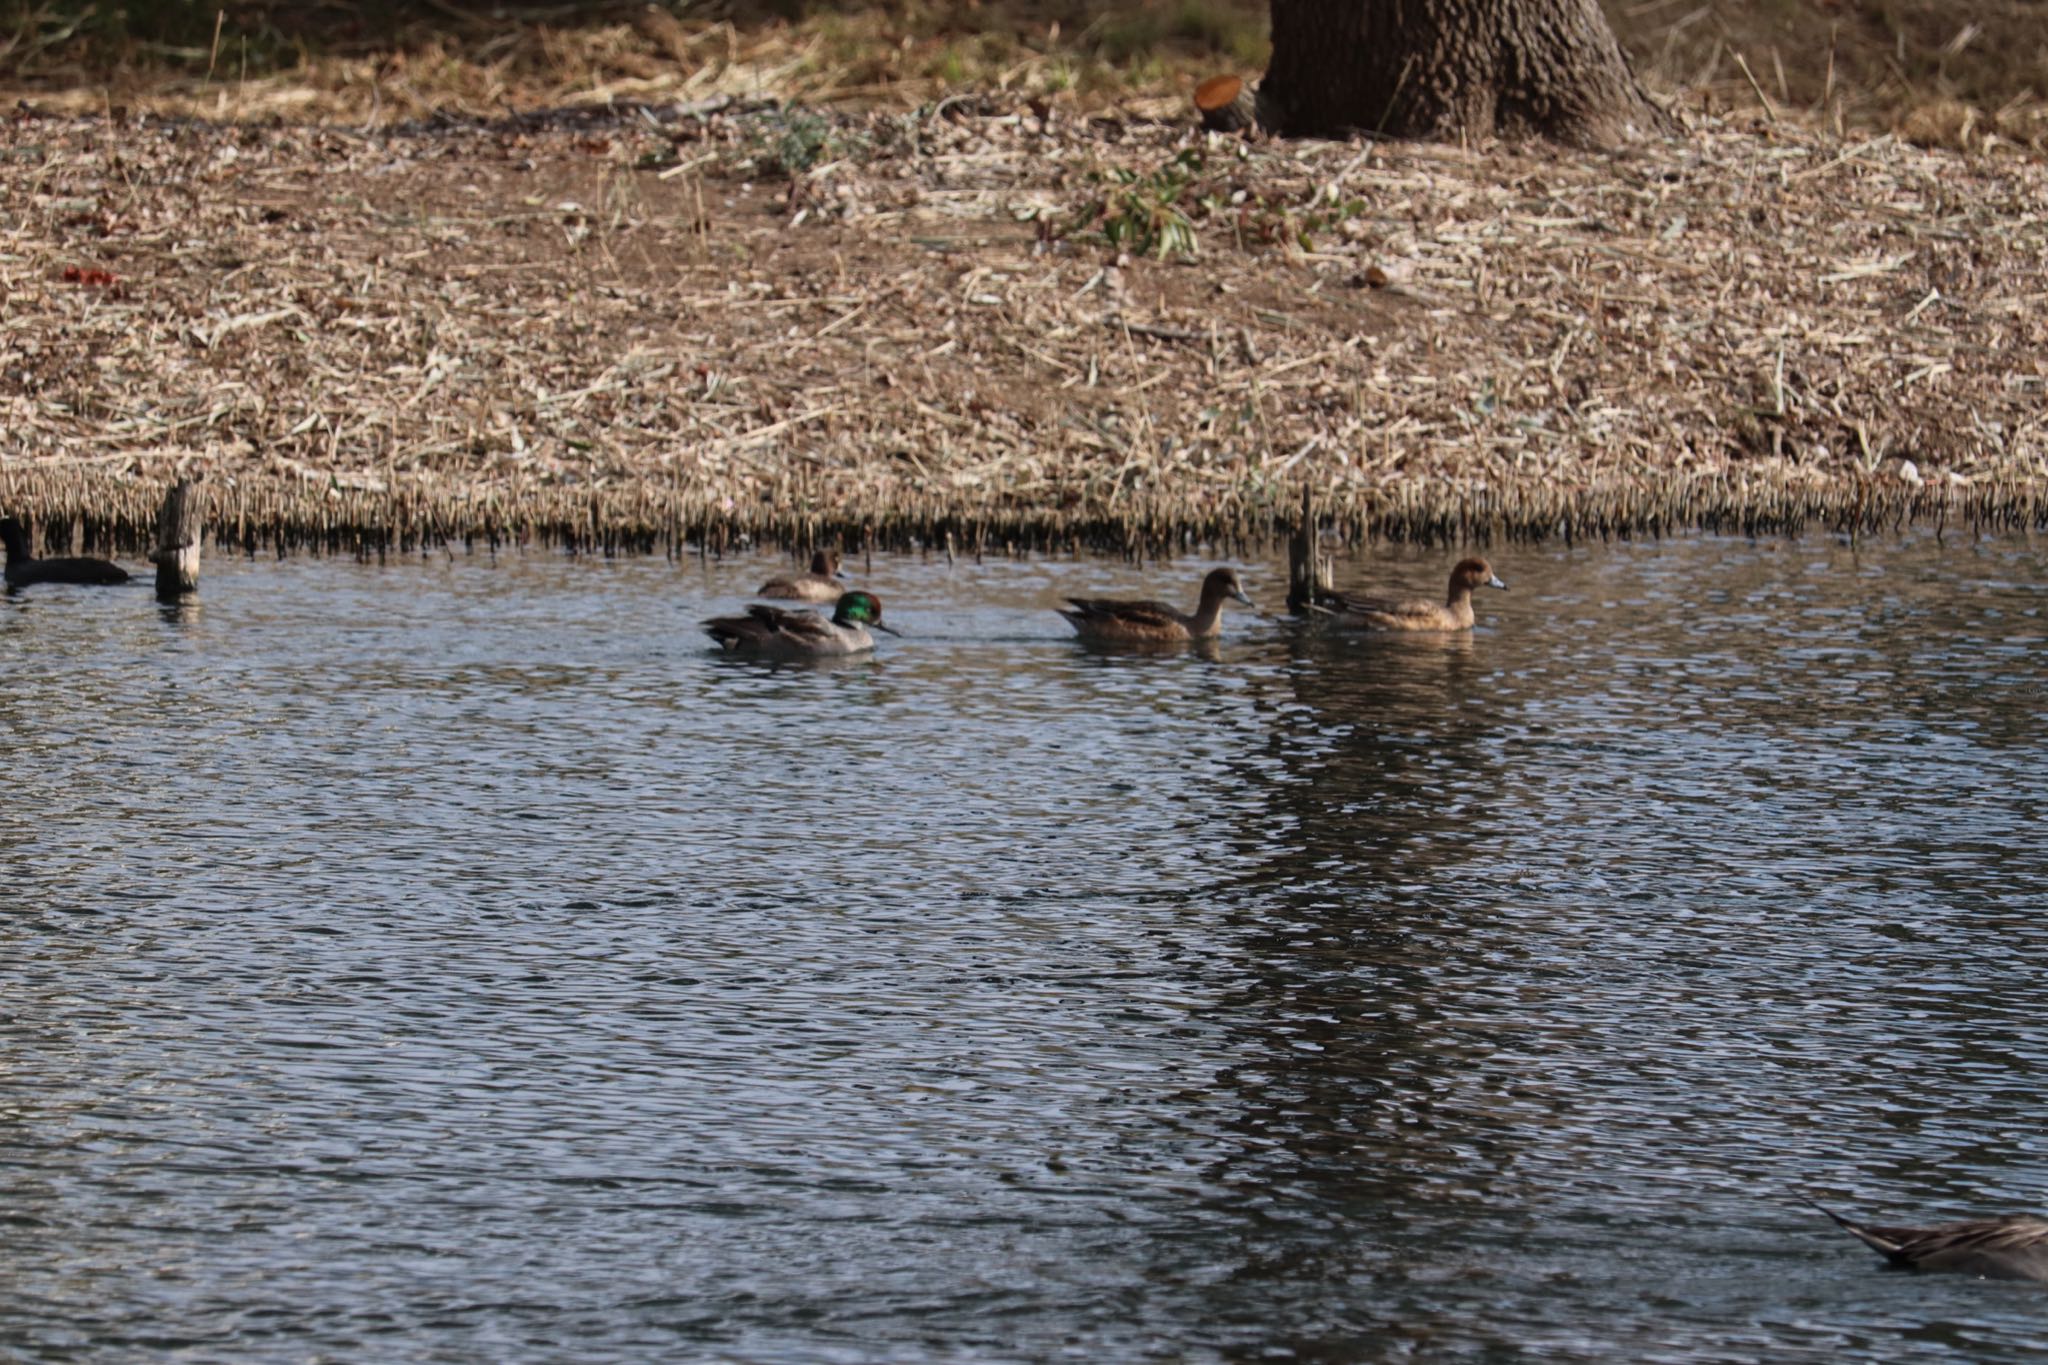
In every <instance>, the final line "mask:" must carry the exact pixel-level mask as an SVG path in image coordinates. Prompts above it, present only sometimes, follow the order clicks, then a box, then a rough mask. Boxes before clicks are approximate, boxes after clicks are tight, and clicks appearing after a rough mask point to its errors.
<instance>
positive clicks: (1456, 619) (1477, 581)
mask: <svg viewBox="0 0 2048 1365" xmlns="http://www.w3.org/2000/svg"><path fill="white" fill-rule="evenodd" d="M1507 586H1508V585H1507V584H1505V583H1503V582H1501V581H1500V579H1499V577H1498V576H1496V575H1495V574H1494V572H1493V569H1492V568H1491V567H1490V566H1489V565H1488V564H1487V562H1486V561H1485V560H1483V559H1465V560H1460V561H1459V562H1458V567H1457V568H1455V569H1452V570H1451V589H1450V592H1449V594H1448V595H1447V596H1446V597H1445V598H1444V600H1443V601H1442V602H1432V601H1430V600H1429V599H1428V598H1425V597H1412V598H1391V597H1352V596H1347V595H1346V594H1344V593H1335V592H1333V593H1325V594H1324V595H1323V596H1322V597H1321V599H1319V601H1318V602H1317V605H1318V606H1320V607H1322V608H1323V609H1324V610H1326V611H1327V612H1329V613H1330V615H1332V616H1334V617H1335V618H1336V619H1337V623H1338V624H1339V625H1343V626H1349V627H1351V628H1352V629H1354V630H1470V629H1472V619H1473V618H1472V590H1473V589H1474V588H1500V589H1501V590H1503V591H1505V590H1506V589H1507Z"/></svg>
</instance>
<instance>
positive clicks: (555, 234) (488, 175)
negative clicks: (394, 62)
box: [0, 95, 2048, 549]
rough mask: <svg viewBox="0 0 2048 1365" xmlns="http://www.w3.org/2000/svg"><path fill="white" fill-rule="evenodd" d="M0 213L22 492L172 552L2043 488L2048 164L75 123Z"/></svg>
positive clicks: (1715, 136)
mask: <svg viewBox="0 0 2048 1365" xmlns="http://www.w3.org/2000/svg"><path fill="white" fill-rule="evenodd" d="M0 202H4V203H5V205H6V208H5V209H4V210H0V231H4V234H5V240H4V245H0V288H4V292H5V296H6V305H5V309H6V312H5V319H6V320H5V327H4V330H0V377H4V381H5V382H4V385H0V429H4V431H0V489H4V497H5V500H6V504H7V506H6V510H8V511H10V512H13V513H15V514H16V515H21V516H24V517H26V518H29V519H31V520H34V521H36V522H38V523H39V524H40V525H41V526H42V527H43V528H44V534H45V537H46V539H48V538H50V537H52V536H53V535H54V536H56V537H57V538H63V532H64V529H65V528H67V527H69V528H72V529H73V530H74V531H76V532H79V534H76V535H74V536H73V537H72V538H73V539H76V540H78V541H81V542H84V543H88V544H95V545H106V546H112V547H116V548H121V547H132V546H134V545H136V544H139V543H140V542H141V540H142V539H144V537H145V534H146V531H147V528H148V527H150V526H151V525H152V524H153V522H154V517H155V510H156V505H157V502H158V501H159V499H160V498H161V496H162V492H163V489H164V487H165V485H166V484H167V483H168V482H169V481H170V480H171V479H173V478H174V477H177V476H179V475H196V476H199V477H200V478H201V479H202V480H203V482H204V486H205V487H206V488H207V489H208V490H209V492H210V494H211V497H212V500H213V525H214V528H215V531H216V533H217V534H219V535H221V536H222V537H223V538H225V539H229V540H241V541H244V542H275V543H278V544H279V545H280V546H289V545H292V544H297V543H310V542H321V543H325V544H327V545H329V546H356V547H359V548H360V547H362V546H364V545H375V546H378V547H392V548H399V547H407V546H416V545H419V544H423V543H425V544H432V543H437V542H441V541H445V540H451V539H452V540H459V539H462V538H465V537H471V538H473V537H499V538H513V539H523V538H541V539H550V540H557V539H559V540H568V541H571V542H575V543H579V544H584V545H603V546H605V547H608V548H619V549H653V548H659V547H661V546H664V545H666V546H669V547H671V548H676V547H680V546H682V545H684V544H703V543H710V544H714V545H716V544H725V543H731V542H734V541H737V540H739V539H741V538H750V539H768V540H775V541H782V542H807V541H810V540H815V539H826V538H830V539H838V540H845V541H849V542H853V543H863V542H868V543H877V544H899V545H900V544H907V543H913V542H919V543H926V544H935V543H942V542H943V540H944V538H945V537H946V536H947V535H949V534H950V535H951V536H953V537H954V539H955V542H956V543H958V544H959V545H961V546H962V547H963V548H966V547H972V546H974V545H979V544H996V545H1000V544H1004V543H1016V544H1030V545H1064V544H1075V543H1085V544H1089V545H1094V546H1097V547H1117V546H1126V547H1140V546H1149V547H1154V548H1158V547H1168V546H1171V545H1173V544H1176V543H1184V542H1188V541H1195V540H1202V541H1211V542H1214V541H1228V540H1231V539H1234V538H1263V537H1266V536H1268V535H1270V534H1271V533H1273V532H1274V531H1275V530H1276V529H1277V528H1279V527H1280V526H1283V525H1285V524H1287V523H1288V522H1289V521H1290V519H1291V518H1292V517H1293V515H1294V513H1295V509H1296V508H1297V506H1298V504H1299V496H1300V490H1301V488H1302V486H1303V485H1304V484H1306V485H1308V486H1309V487H1311V488H1313V489H1314V490H1315V493H1316V496H1317V498H1318V501H1319V505H1320V506H1321V508H1322V509H1323V510H1324V512H1325V513H1326V515H1327V516H1328V517H1329V518H1330V522H1331V524H1332V525H1334V526H1335V527H1336V528H1338V529H1339V530H1340V531H1342V532H1343V533H1345V534H1347V535H1352V536H1356V537H1359V538H1369V537H1391V538H1397V539H1407V540H1422V541H1459V542H1465V541H1471V542H1484V541H1487V540H1492V539H1499V538H1509V539H1513V538H1540V537H1545V536H1552V535H1570V536H1596V535H1602V534H1635V533H1643V532H1661V531H1676V530H1682V529H1687V528H1705V529H1716V530H1734V531H1748V532H1762V531H1775V530H1797V529H1800V528H1802V527H1813V526H1826V527H1831V528H1839V529H1845V530H1873V529H1879V528H1883V527H1886V526H1890V525H1896V524H1901V523H1904V522H1907V521H1923V520H1924V521H1934V522H1939V523H1945V524H1948V525H1952V526H1956V527H1958V528H1961V527H1964V526H1974V527H1978V528H2008V527H2011V528H2018V527H2026V528H2031V527H2036V526H2040V525H2043V524H2048V307H2044V304H2048V209H2044V207H2043V206H2044V205H2048V169H2044V167H2043V166H2042V165H2041V164H2040V163H2039V161H2038V159H2034V158H2028V157H2024V156H2019V155H2013V156H1979V157H1964V156H1960V155H1957V154H1954V153H1949V152H1941V151H1933V150H1927V149H1923V148H1919V147H1914V146H1910V145H1907V144H1905V143H1903V142H1901V141H1899V140H1898V139H1896V138H1893V137H1890V136H1885V135H1878V136H1868V135H1861V134H1857V135H1852V136H1850V137H1848V138H1838V137H1835V136H1833V135H1831V134H1829V133H1827V132H1825V131H1824V130H1821V129H1819V128H1818V127H1805V126H1801V125H1797V124H1796V123H1795V122H1794V121H1792V120H1784V121H1765V120H1762V119H1732V120H1719V119H1714V118H1709V117H1705V116H1698V117H1694V118H1693V119H1692V120H1691V126H1690V127H1689V128H1688V130H1687V131H1686V132H1685V133H1684V135H1682V136H1680V137H1677V138H1674V139H1671V140H1669V141H1664V142H1657V143H1651V144H1647V145H1644V146H1642V147H1638V148H1635V149H1632V150H1630V151H1627V152H1624V153H1621V154H1619V155H1612V156H1591V155H1586V154H1581V153H1574V152H1564V151H1557V150H1554V149H1529V150H1518V149H1514V148H1487V149H1481V150H1477V151H1467V150H1460V149H1457V148H1443V147H1415V146H1405V145H1389V144H1377V143H1356V144H1349V145H1346V144H1331V143H1314V144H1310V143H1277V142H1268V143H1258V142H1254V143H1244V142H1239V141H1235V140H1229V139H1209V138H1205V137H1204V136H1203V135H1201V134H1199V133H1197V132H1195V131H1194V130H1192V129H1191V128H1190V127H1189V126H1188V125H1187V123H1186V121H1185V120H1183V119H1180V118H1178V117H1177V116H1167V115H1164V114H1163V111H1162V114H1161V116H1158V117H1154V116H1150V115H1146V116H1137V115H1132V116H1096V117H1085V116H1081V115H1078V114H1068V113H1064V112H1062V111H1061V110H1060V109H1058V108H1054V107H1050V106H1048V105H1046V104H1045V103H1044V102H1043V101H1033V100H1029V99H1024V98H1010V97H1000V96H979V95H976V96H967V97H956V98H951V99H948V100H946V101H944V102H943V103H942V104H940V105H937V106H933V107H931V108H927V109H925V110H922V111H918V112H914V113H902V112H874V113H868V114H853V113H845V112H832V111H818V112H809V111H803V110H790V109H787V108H783V107H779V106H774V105H770V104H766V103H758V104H749V103H747V102H745V101H741V100H732V99H722V98H721V99H715V100H709V101H704V102H700V103H698V104H695V105H685V106H673V105H670V106H648V107H630V106H621V107H615V108H610V109H600V110H584V111H565V112H553V113H536V114H531V115H525V116H518V117H509V118H505V119H501V120H495V121H487V122H479V121H445V120H444V121H437V122H431V123H424V124H411V125H399V126H392V127H385V128H371V129H364V128H361V127H348V128H344V127H338V126H302V125H301V126H294V125H279V126H269V127H258V126H252V125H226V124H221V125H215V124H207V123H203V122H192V121H183V120H178V121H173V120H162V119H157V118H132V119H129V118H121V117H118V115H117V114H115V113H110V114H108V115H100V116H84V115H76V114H60V113H54V112H51V113H39V112H37V111H36V110H34V109H33V108H29V109H25V110H21V111H18V112H17V113H16V115H15V116H14V117H12V118H11V119H10V120H9V121H8V122H7V124H6V125H5V127H4V129H0ZM1176 224H1178V225H1179V226H1178V227H1176V226H1175V225H1176ZM1177 233H1178V234H1182V235H1176V234H1177ZM1162 239H1163V245H1164V246H1165V249H1166V257H1167V258H1165V259H1162V258H1161V246H1162ZM1182 244H1186V245H1192V247H1193V248H1194V251H1193V254H1192V255H1191V256H1188V255H1179V254H1176V252H1175V248H1176V247H1178V246H1180V245H1182Z"/></svg>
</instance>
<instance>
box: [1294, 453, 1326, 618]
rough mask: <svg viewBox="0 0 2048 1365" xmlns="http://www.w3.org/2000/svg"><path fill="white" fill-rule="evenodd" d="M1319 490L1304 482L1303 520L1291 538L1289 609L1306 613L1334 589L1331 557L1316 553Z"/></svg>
mask: <svg viewBox="0 0 2048 1365" xmlns="http://www.w3.org/2000/svg"><path fill="white" fill-rule="evenodd" d="M1316 531H1317V527H1316V494H1315V489H1313V488H1312V487H1310V486H1309V485H1308V484H1303V485H1302V486H1301V521H1300V522H1299V524H1297V525H1296V526H1295V528H1294V534H1293V535H1291V536H1289V537H1288V538H1287V610H1289V611H1291V612H1293V613H1294V614H1295V615H1296V616H1306V615H1308V614H1309V613H1310V612H1312V611H1315V610H1317V607H1316V605H1315V603H1316V599H1317V598H1318V597H1320V596H1322V595H1323V594H1324V593H1325V592H1328V591H1329V589H1330V561H1329V560H1328V559H1327V558H1325V557H1324V556H1322V555H1320V554H1318V553H1316V544H1317V535H1316Z"/></svg>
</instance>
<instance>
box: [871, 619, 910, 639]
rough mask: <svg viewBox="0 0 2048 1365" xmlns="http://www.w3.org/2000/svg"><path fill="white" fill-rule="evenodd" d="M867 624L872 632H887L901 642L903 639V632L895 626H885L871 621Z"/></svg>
mask: <svg viewBox="0 0 2048 1365" xmlns="http://www.w3.org/2000/svg"><path fill="white" fill-rule="evenodd" d="M867 624H868V628H869V629H871V630H881V631H887V632H888V633H889V634H891V635H893V636H895V637H896V638H897V639H899V640H900V639H902V638H903V632H902V631H900V630H898V629H896V627H894V626H885V625H883V624H882V623H881V622H880V621H870V622H868V623H867Z"/></svg>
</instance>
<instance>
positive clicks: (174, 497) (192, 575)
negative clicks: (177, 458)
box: [149, 479, 206, 602]
mask: <svg viewBox="0 0 2048 1365" xmlns="http://www.w3.org/2000/svg"><path fill="white" fill-rule="evenodd" d="M205 530H206V499H205V497H204V496H202V495H201V494H200V492H199V488H198V485H196V484H194V483H193V482H192V480H190V479H180V480H178V482H177V486H176V487H174V488H172V489H171V491H170V492H168V493H166V494H165V495H164V505H163V506H162V507H161V508H159V509H158V511H157V514H156V549H154V550H152V551H150V555H149V559H150V562H151V563H152V564H154V565H156V600H157V601H159V602H175V601H177V600H178V599H179V598H180V597H183V596H185V595H186V594H187V593H195V592H198V591H199V541H200V537H201V536H202V535H203V534H204V533H205Z"/></svg>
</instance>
